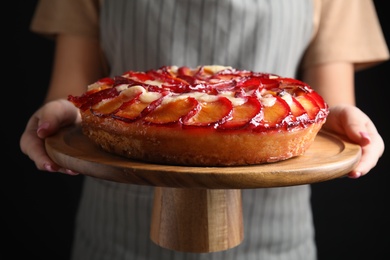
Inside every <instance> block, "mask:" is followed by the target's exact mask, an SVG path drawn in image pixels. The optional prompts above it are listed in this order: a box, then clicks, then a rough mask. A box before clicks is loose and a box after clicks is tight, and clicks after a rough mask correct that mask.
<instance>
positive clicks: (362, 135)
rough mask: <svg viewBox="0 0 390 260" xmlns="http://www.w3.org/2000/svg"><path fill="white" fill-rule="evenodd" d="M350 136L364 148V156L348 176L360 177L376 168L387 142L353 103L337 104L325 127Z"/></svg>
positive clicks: (347, 136) (332, 109)
mask: <svg viewBox="0 0 390 260" xmlns="http://www.w3.org/2000/svg"><path fill="white" fill-rule="evenodd" d="M323 128H324V129H325V130H328V131H331V132H333V133H336V134H338V135H340V136H344V137H346V138H348V139H349V140H350V141H352V142H353V143H356V144H359V145H360V146H361V148H362V156H361V159H360V161H359V163H358V164H357V166H356V167H355V169H354V170H352V171H351V172H350V173H349V174H348V177H350V178H359V177H360V176H363V175H365V174H367V173H368V172H369V171H370V170H371V169H372V168H374V167H375V166H376V164H377V162H378V160H379V158H380V157H381V156H382V154H383V152H384V149H385V144H384V141H383V139H382V137H381V136H380V134H379V133H378V131H377V129H376V127H375V125H374V123H373V122H372V121H371V119H370V118H369V117H368V116H367V115H366V114H365V113H364V112H363V111H361V110H360V109H359V108H357V107H356V106H353V105H337V106H334V107H332V108H331V109H330V113H329V116H328V118H327V121H326V123H325V125H324V127H323Z"/></svg>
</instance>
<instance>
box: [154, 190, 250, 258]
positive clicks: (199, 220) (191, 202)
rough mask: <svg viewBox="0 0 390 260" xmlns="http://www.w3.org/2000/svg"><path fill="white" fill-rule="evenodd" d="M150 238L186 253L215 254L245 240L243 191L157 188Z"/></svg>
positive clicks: (165, 246)
mask: <svg viewBox="0 0 390 260" xmlns="http://www.w3.org/2000/svg"><path fill="white" fill-rule="evenodd" d="M150 237H151V239H152V241H153V242H154V243H156V244H157V245H159V246H161V247H164V248H168V249H171V250H176V251H183V252H194V253H204V252H207V253H209V252H215V251H222V250H227V249H230V248H232V247H235V246H237V245H239V244H240V243H241V242H242V240H243V238H244V229H243V221H242V201H241V190H239V189H226V190H219V189H189V188H163V187H156V188H155V194H154V205H153V213H152V219H151V232H150Z"/></svg>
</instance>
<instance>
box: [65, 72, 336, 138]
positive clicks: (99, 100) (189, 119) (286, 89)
mask: <svg viewBox="0 0 390 260" xmlns="http://www.w3.org/2000/svg"><path fill="white" fill-rule="evenodd" d="M152 81H158V82H160V84H159V85H156V84H155V85H153V84H151V83H152ZM132 86H142V87H143V88H144V89H145V90H147V91H149V92H157V93H160V94H161V95H160V96H161V97H159V98H157V99H155V100H154V101H152V102H150V103H148V102H146V103H145V101H142V100H141V99H142V98H141V94H142V91H141V90H139V91H135V92H131V93H130V94H129V93H128V91H126V90H127V89H128V88H130V87H132ZM190 92H200V93H206V94H208V95H217V96H218V97H217V98H216V99H210V100H208V99H206V100H207V101H205V100H202V99H200V100H197V99H195V98H194V97H185V98H183V99H176V100H174V101H172V102H163V100H164V98H165V96H167V95H168V96H170V95H173V96H174V95H180V94H185V93H190ZM226 92H232V93H233V94H234V95H233V96H234V97H236V98H242V99H244V103H243V104H240V105H236V106H234V105H233V104H232V102H231V101H230V100H229V99H228V98H226V97H225V96H223V95H222V94H223V93H226ZM287 93H288V94H290V95H291V98H286V99H284V98H283V96H284V95H286V94H287ZM270 95H271V96H272V97H274V98H275V99H274V102H273V103H272V105H268V106H266V105H263V104H262V103H261V100H262V97H264V96H270ZM68 100H69V101H71V102H72V103H73V104H74V105H75V106H76V107H78V108H79V109H81V110H87V109H90V111H91V112H92V113H93V114H94V115H96V116H98V117H112V118H114V119H117V120H121V121H123V122H127V123H131V122H134V121H136V120H142V121H143V122H144V123H145V124H155V125H166V126H168V125H179V126H182V127H203V128H205V127H207V128H210V127H211V128H215V129H218V130H229V129H230V130H233V129H245V128H247V129H253V130H255V131H263V130H266V129H275V128H279V127H282V128H289V127H294V126H299V125H307V124H311V123H314V122H317V121H321V120H324V119H325V118H326V117H327V115H328V113H329V111H328V106H327V104H326V103H325V102H324V100H323V98H322V97H321V96H320V95H319V94H318V93H316V92H314V90H313V89H312V88H311V87H310V86H308V85H307V84H306V83H304V82H301V81H299V80H297V79H292V78H283V77H279V76H277V75H274V74H269V73H259V72H252V71H246V70H241V71H240V70H236V69H232V68H226V69H223V70H221V71H218V72H216V73H214V72H213V71H212V70H211V69H210V67H209V66H201V67H198V68H195V69H192V68H189V67H180V68H178V69H177V71H173V70H171V67H170V66H163V67H161V68H160V69H157V70H149V71H146V72H137V71H128V72H126V73H124V74H123V75H122V76H117V77H113V78H103V79H100V80H98V81H97V82H96V83H95V84H94V86H93V88H91V89H90V90H89V91H87V92H85V93H84V94H83V95H81V96H72V95H69V97H68ZM287 100H289V101H288V102H286V101H287Z"/></svg>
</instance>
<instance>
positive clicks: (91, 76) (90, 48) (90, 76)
mask: <svg viewBox="0 0 390 260" xmlns="http://www.w3.org/2000/svg"><path fill="white" fill-rule="evenodd" d="M104 74H105V63H104V59H103V55H102V52H101V49H100V45H99V42H98V41H97V40H96V39H94V38H90V37H84V36H73V35H58V36H57V38H56V51H55V56H54V63H53V71H52V78H51V82H50V86H49V90H48V93H47V96H46V102H47V101H51V100H55V99H59V98H67V96H68V95H69V94H72V95H80V94H82V93H83V92H85V90H86V87H87V85H89V84H91V83H92V82H95V81H96V80H97V79H99V78H101V77H103V76H104Z"/></svg>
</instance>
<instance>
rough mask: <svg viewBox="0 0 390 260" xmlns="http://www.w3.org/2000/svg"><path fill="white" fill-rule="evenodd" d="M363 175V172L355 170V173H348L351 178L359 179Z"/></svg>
mask: <svg viewBox="0 0 390 260" xmlns="http://www.w3.org/2000/svg"><path fill="white" fill-rule="evenodd" d="M361 176H362V173H361V172H354V173H350V174H349V175H348V177H349V178H351V179H358V178H360V177H361Z"/></svg>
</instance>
